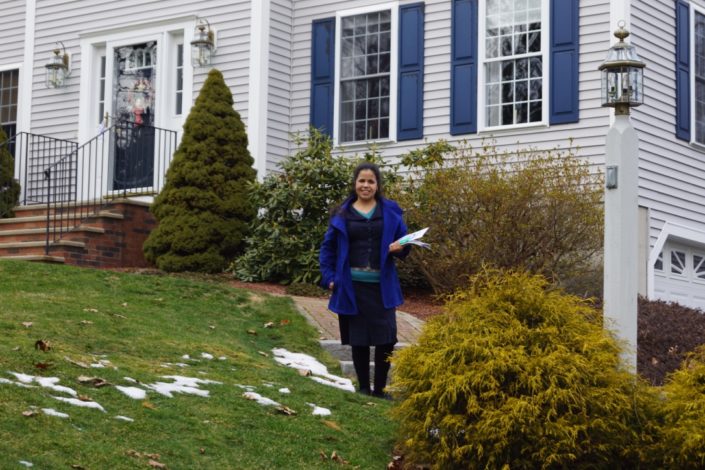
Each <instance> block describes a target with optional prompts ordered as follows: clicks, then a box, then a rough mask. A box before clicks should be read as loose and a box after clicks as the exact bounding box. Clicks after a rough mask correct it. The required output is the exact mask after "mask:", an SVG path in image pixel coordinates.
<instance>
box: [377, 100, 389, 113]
mask: <svg viewBox="0 0 705 470" xmlns="http://www.w3.org/2000/svg"><path fill="white" fill-rule="evenodd" d="M379 115H380V116H382V117H387V116H389V98H382V99H381V100H380V110H379Z"/></svg>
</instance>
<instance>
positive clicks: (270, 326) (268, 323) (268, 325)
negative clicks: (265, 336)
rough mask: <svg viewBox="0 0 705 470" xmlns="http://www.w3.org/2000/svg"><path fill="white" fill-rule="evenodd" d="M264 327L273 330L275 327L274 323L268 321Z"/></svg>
mask: <svg viewBox="0 0 705 470" xmlns="http://www.w3.org/2000/svg"><path fill="white" fill-rule="evenodd" d="M264 327H265V328H272V327H274V322H272V321H268V322H267V323H265V324H264Z"/></svg>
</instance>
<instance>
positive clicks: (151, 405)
mask: <svg viewBox="0 0 705 470" xmlns="http://www.w3.org/2000/svg"><path fill="white" fill-rule="evenodd" d="M142 406H143V407H145V408H149V409H150V410H156V409H157V405H155V404H154V403H152V402H149V401H143V402H142Z"/></svg>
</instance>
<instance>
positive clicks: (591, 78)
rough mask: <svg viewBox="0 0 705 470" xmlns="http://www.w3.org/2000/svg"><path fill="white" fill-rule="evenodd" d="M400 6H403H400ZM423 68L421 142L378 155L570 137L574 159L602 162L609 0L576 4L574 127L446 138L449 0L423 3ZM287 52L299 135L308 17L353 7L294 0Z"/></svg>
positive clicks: (342, 0) (305, 112)
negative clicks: (443, 144) (438, 144)
mask: <svg viewBox="0 0 705 470" xmlns="http://www.w3.org/2000/svg"><path fill="white" fill-rule="evenodd" d="M380 3H382V2H381V1H374V0H359V1H356V2H355V4H354V7H356V8H357V7H365V6H370V5H375V4H380ZM400 3H405V2H400ZM425 4H426V5H425V43H426V44H425V46H426V47H425V56H424V61H425V70H424V139H423V140H416V141H408V142H398V143H385V144H380V145H379V148H380V150H381V152H382V155H383V156H384V157H389V158H392V159H394V158H395V157H398V156H399V155H401V154H403V153H405V152H407V151H409V150H411V149H413V148H415V147H418V146H420V145H424V143H425V142H432V141H436V140H438V139H447V140H449V141H451V142H458V141H461V140H467V141H468V142H469V143H470V144H471V145H475V146H477V145H480V144H481V142H482V140H483V139H488V138H491V139H494V140H496V142H497V144H498V145H499V146H506V147H508V148H509V147H512V148H517V146H516V144H517V142H519V143H520V145H519V146H518V147H519V148H520V147H522V146H523V147H526V146H532V147H537V148H544V149H547V148H553V147H556V146H561V147H563V148H565V147H567V146H568V139H569V138H573V139H575V141H574V145H576V146H579V147H580V153H579V154H580V155H581V156H583V157H585V158H586V159H587V160H588V161H589V162H590V164H592V165H593V166H594V167H595V168H598V166H597V165H600V164H603V163H604V144H605V135H606V132H607V127H608V126H609V112H608V111H607V110H606V109H604V108H601V107H600V101H599V97H600V82H599V77H600V76H599V72H598V71H597V67H598V66H599V65H600V63H601V62H602V61H603V60H604V58H605V54H606V51H607V48H608V47H609V45H610V44H609V42H608V37H609V32H608V30H609V14H610V11H609V8H610V2H609V0H583V1H581V2H580V28H581V30H580V51H581V57H580V68H579V71H580V86H579V106H580V117H581V120H580V122H579V123H576V124H566V125H561V126H553V127H547V126H541V127H532V128H524V129H513V130H506V131H501V132H495V133H494V134H490V133H481V134H475V135H463V136H451V135H450V134H449V130H450V116H449V111H450V90H449V88H450V17H451V11H450V5H451V2H450V1H449V0H426V2H425ZM294 5H295V9H294V10H295V12H294V26H293V50H292V54H291V57H292V68H291V74H292V88H291V129H292V131H294V132H296V131H305V130H306V128H307V126H308V120H309V96H310V95H309V87H310V83H309V82H310V47H311V43H310V41H311V40H310V36H311V22H312V21H313V20H314V19H319V18H328V17H332V16H335V14H336V12H337V11H342V10H346V9H349V8H351V7H353V5H351V2H349V1H346V0H329V1H327V2H318V1H314V0H294ZM365 150H366V146H364V145H358V146H348V147H347V148H346V150H345V153H346V154H352V153H355V152H364V151H365Z"/></svg>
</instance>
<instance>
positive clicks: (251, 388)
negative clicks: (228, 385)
mask: <svg viewBox="0 0 705 470" xmlns="http://www.w3.org/2000/svg"><path fill="white" fill-rule="evenodd" d="M235 386H236V387H240V388H241V389H243V390H247V391H248V392H253V391H255V390H256V389H257V387H255V386H254V385H240V384H235Z"/></svg>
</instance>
